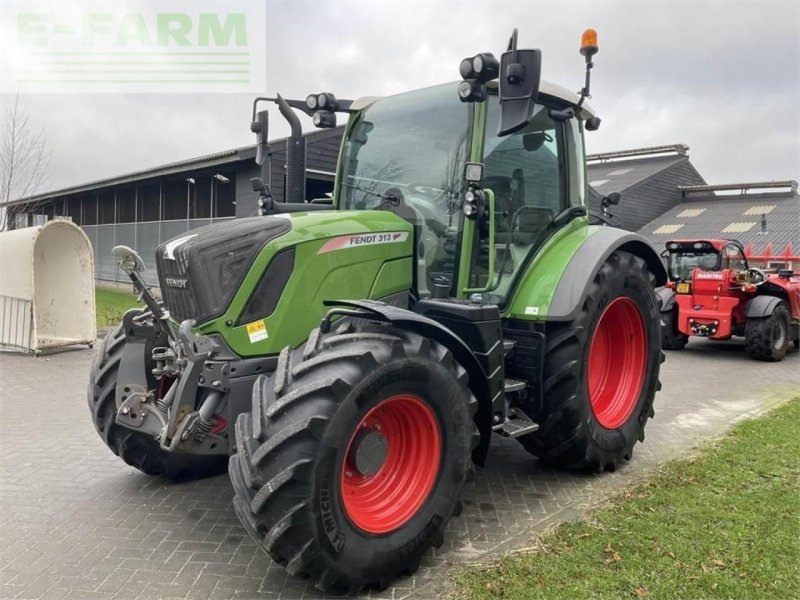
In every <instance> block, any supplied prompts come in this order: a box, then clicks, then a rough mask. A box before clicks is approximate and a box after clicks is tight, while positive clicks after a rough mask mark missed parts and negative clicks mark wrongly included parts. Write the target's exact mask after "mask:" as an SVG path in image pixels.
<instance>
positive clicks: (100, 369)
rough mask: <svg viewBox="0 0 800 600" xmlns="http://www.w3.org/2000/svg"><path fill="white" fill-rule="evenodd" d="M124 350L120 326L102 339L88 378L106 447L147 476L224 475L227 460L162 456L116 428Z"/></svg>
mask: <svg viewBox="0 0 800 600" xmlns="http://www.w3.org/2000/svg"><path fill="white" fill-rule="evenodd" d="M152 346H153V344H148V352H149V350H151V349H152ZM124 348H125V332H124V331H123V328H122V325H121V324H120V325H119V326H118V327H117V328H116V329H114V330H113V331H110V332H109V333H108V334H107V335H106V337H105V338H104V339H103V343H102V344H101V345H100V348H98V350H97V354H96V355H95V357H94V361H93V362H92V368H91V371H90V374H89V387H88V390H87V396H88V401H89V410H90V411H91V413H92V421H93V422H94V427H95V429H96V430H97V433H99V434H100V437H101V438H102V440H103V441H104V442H105V444H106V445H107V446H108V447H109V448H110V449H111V451H112V452H113V453H114V454H116V455H117V456H119V457H120V458H121V459H122V460H124V461H125V462H126V463H127V464H129V465H130V466H132V467H136V468H137V469H139V470H140V471H142V472H143V473H147V474H148V475H156V476H163V477H166V478H167V479H172V480H187V479H200V478H202V477H209V476H211V475H218V474H220V473H223V472H224V471H225V470H226V468H227V456H199V455H194V454H180V453H173V452H165V451H164V450H162V449H161V447H160V446H159V445H158V443H157V442H156V441H155V439H154V438H153V437H152V436H150V435H147V434H143V433H139V432H137V431H133V430H131V429H128V428H127V427H121V426H119V425H116V424H115V422H114V419H115V415H116V414H117V406H116V387H117V373H118V371H119V365H120V362H121V360H122V353H123V350H124ZM151 366H152V365H148V377H149V378H150V379H149V383H150V384H151V386H152V387H155V381H154V380H153V379H152V376H151V375H150V374H149V368H150V367H151Z"/></svg>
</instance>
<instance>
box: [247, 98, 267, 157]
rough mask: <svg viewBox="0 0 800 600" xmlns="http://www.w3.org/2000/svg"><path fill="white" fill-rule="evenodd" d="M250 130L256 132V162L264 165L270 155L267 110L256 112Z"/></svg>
mask: <svg viewBox="0 0 800 600" xmlns="http://www.w3.org/2000/svg"><path fill="white" fill-rule="evenodd" d="M250 130H251V131H252V132H253V133H255V134H256V164H257V165H259V166H262V165H263V164H264V163H265V162H267V157H268V156H269V113H268V112H267V111H266V110H261V111H258V113H256V120H255V121H253V122H252V123H251V124H250Z"/></svg>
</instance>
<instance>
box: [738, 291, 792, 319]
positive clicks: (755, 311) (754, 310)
mask: <svg viewBox="0 0 800 600" xmlns="http://www.w3.org/2000/svg"><path fill="white" fill-rule="evenodd" d="M781 302H783V300H782V299H781V298H778V297H777V296H756V297H755V298H753V299H752V300H750V302H748V303H747V308H746V309H745V312H744V316H745V317H747V318H748V319H763V318H765V317H768V316H770V315H771V314H772V312H773V311H774V310H775V308H776V307H777V306H778V304H780V303H781Z"/></svg>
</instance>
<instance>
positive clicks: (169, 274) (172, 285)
mask: <svg viewBox="0 0 800 600" xmlns="http://www.w3.org/2000/svg"><path fill="white" fill-rule="evenodd" d="M158 279H159V281H160V283H161V297H162V298H163V299H164V304H165V305H166V306H167V308H168V309H169V312H170V313H171V315H172V317H173V318H174V319H175V320H177V321H183V320H184V319H189V318H192V317H194V318H196V317H197V316H198V315H199V314H200V311H199V310H198V307H197V299H196V298H195V296H194V290H193V289H192V286H191V283H190V282H189V275H188V261H187V259H186V257H185V256H180V257H177V256H176V257H175V260H170V259H168V258H165V257H164V256H163V255H162V254H161V253H160V252H159V253H158ZM195 283H196V282H195Z"/></svg>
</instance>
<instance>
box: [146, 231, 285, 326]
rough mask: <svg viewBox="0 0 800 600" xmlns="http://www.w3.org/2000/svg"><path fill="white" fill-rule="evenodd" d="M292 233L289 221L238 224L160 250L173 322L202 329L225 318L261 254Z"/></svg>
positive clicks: (192, 235) (159, 260)
mask: <svg viewBox="0 0 800 600" xmlns="http://www.w3.org/2000/svg"><path fill="white" fill-rule="evenodd" d="M290 229H291V222H290V221H288V220H287V219H278V218H272V217H252V218H247V219H234V220H231V221H224V222H222V223H214V224H213V225H207V226H205V227H200V228H198V229H193V230H192V231H189V232H187V233H185V234H182V235H180V236H178V237H175V238H172V239H171V240H169V241H167V242H164V243H163V244H161V245H160V246H159V247H158V249H157V250H156V263H157V266H158V280H159V283H160V285H161V295H162V297H163V298H164V302H165V303H166V306H167V308H168V309H169V311H170V313H171V314H172V316H173V317H174V318H175V319H176V320H178V321H183V320H184V319H195V320H196V321H197V322H198V323H202V322H204V321H207V320H208V319H211V318H213V317H215V316H218V315H220V314H222V312H223V311H224V310H225V308H226V307H227V306H228V304H230V301H231V299H232V298H233V295H234V294H235V293H236V290H237V288H238V287H239V285H240V284H241V282H242V280H243V279H244V276H245V274H246V273H247V270H248V269H249V268H250V266H251V265H252V264H253V261H254V260H255V258H256V256H258V253H259V251H260V250H261V249H262V248H263V247H264V246H265V245H266V244H267V243H268V242H269V241H270V240H273V239H275V238H276V237H278V236H281V235H283V234H285V233H286V232H287V231H289V230H290Z"/></svg>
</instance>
